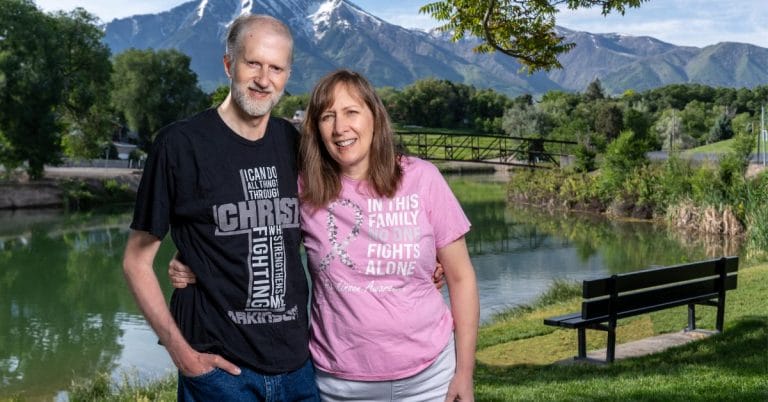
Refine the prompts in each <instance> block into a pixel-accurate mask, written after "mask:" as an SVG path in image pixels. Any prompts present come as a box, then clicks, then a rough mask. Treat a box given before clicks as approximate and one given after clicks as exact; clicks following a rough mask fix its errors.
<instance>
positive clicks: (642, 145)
mask: <svg viewBox="0 0 768 402" xmlns="http://www.w3.org/2000/svg"><path fill="white" fill-rule="evenodd" d="M647 151H648V147H647V143H646V142H645V141H643V140H642V139H638V138H637V137H636V136H635V133H633V132H632V131H624V132H622V133H621V135H619V138H617V139H616V140H615V141H613V142H611V143H610V144H608V148H607V149H606V152H605V156H604V158H603V162H602V165H601V173H602V174H601V185H602V186H603V187H604V188H606V189H607V190H608V191H609V192H613V191H617V190H619V189H621V188H622V186H623V183H624V180H625V179H626V178H627V176H628V175H629V174H631V173H632V172H633V171H634V170H635V169H637V168H639V167H641V166H643V165H645V164H646V163H648V159H647V158H646V156H645V153H646V152H647Z"/></svg>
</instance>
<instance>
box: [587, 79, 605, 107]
mask: <svg viewBox="0 0 768 402" xmlns="http://www.w3.org/2000/svg"><path fill="white" fill-rule="evenodd" d="M583 98H584V101H586V102H595V101H598V100H603V99H605V93H604V92H603V85H602V84H601V83H600V79H599V78H595V79H594V80H592V82H590V83H589V85H587V89H586V90H584V94H583Z"/></svg>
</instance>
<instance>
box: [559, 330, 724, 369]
mask: <svg viewBox="0 0 768 402" xmlns="http://www.w3.org/2000/svg"><path fill="white" fill-rule="evenodd" d="M714 333H715V332H714V331H706V330H696V331H690V332H685V331H681V332H672V333H669V334H662V335H657V336H652V337H649V338H644V339H640V340H637V341H632V342H627V343H623V344H616V360H621V359H626V358H630V357H638V356H645V355H649V354H653V353H657V352H661V351H663V350H666V349H668V348H671V347H673V346H680V345H684V344H686V343H688V342H693V341H697V340H700V339H704V338H706V337H708V336H710V335H712V334H714ZM587 358H589V359H594V360H597V361H599V362H604V361H605V348H603V349H598V350H593V351H590V352H587ZM573 363H582V361H579V360H574V359H572V358H569V359H565V360H561V361H559V362H557V363H556V364H573Z"/></svg>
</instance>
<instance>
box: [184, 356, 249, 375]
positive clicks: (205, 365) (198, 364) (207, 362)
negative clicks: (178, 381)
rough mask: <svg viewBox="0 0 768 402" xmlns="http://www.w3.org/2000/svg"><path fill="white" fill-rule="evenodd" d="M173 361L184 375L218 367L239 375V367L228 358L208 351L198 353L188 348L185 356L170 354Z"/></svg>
mask: <svg viewBox="0 0 768 402" xmlns="http://www.w3.org/2000/svg"><path fill="white" fill-rule="evenodd" d="M171 358H172V359H173V362H174V363H176V366H177V367H178V368H179V371H181V374H183V375H184V376H186V377H197V376H201V375H203V374H205V373H209V372H211V371H213V370H214V369H215V368H220V369H222V370H224V371H226V372H227V373H229V374H232V375H240V367H237V366H236V365H234V364H232V362H230V361H229V360H227V359H225V358H223V357H221V356H219V355H214V354H210V353H199V352H197V351H195V350H190V351H189V353H187V354H186V355H185V356H183V357H182V356H171Z"/></svg>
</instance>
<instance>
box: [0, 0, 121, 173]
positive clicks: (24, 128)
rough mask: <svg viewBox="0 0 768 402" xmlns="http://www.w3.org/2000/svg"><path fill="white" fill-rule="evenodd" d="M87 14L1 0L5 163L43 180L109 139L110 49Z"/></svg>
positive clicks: (0, 126)
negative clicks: (64, 160)
mask: <svg viewBox="0 0 768 402" xmlns="http://www.w3.org/2000/svg"><path fill="white" fill-rule="evenodd" d="M97 21H98V20H97V19H96V18H95V17H94V16H92V15H91V14H89V13H87V12H86V11H85V10H83V9H75V10H74V11H72V12H70V13H57V14H45V13H42V12H41V11H39V10H38V9H37V7H36V6H35V5H34V3H32V2H31V1H28V0H0V27H3V28H2V29H3V32H2V40H0V88H2V94H3V95H2V96H0V132H1V133H2V137H3V140H2V142H3V144H4V146H2V147H0V163H2V164H3V165H5V166H6V167H10V168H14V167H17V166H22V165H25V167H26V170H27V172H28V173H29V175H30V176H31V177H32V178H33V179H36V178H40V177H41V176H42V174H43V166H44V165H45V164H56V163H58V162H59V159H60V156H61V151H62V148H61V137H62V132H64V133H65V134H67V135H70V134H72V135H79V136H81V137H82V138H81V139H80V140H79V141H74V140H70V141H67V142H65V145H66V148H65V149H64V150H65V151H67V152H72V153H77V154H81V155H89V154H91V151H92V150H93V149H96V148H98V145H94V144H99V143H103V142H104V141H103V138H104V137H105V136H106V137H108V136H109V130H108V127H109V114H108V111H107V110H106V107H105V103H104V102H103V99H104V93H105V92H107V91H108V87H107V84H108V81H109V71H110V64H109V50H108V49H107V47H106V45H104V44H103V43H101V38H102V36H103V32H102V31H101V30H100V29H99V28H98V27H97V26H96V24H97Z"/></svg>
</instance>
